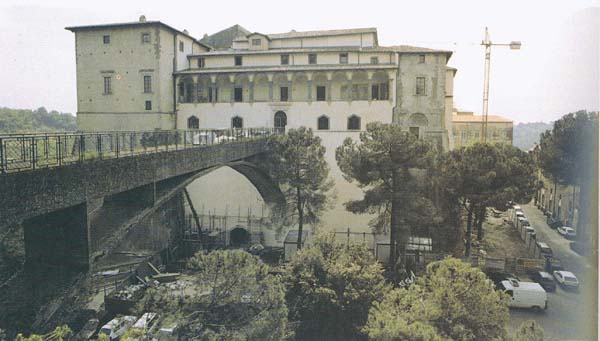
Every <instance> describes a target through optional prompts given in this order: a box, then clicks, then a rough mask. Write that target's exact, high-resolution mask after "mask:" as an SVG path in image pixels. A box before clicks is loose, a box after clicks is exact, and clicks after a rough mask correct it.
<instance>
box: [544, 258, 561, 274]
mask: <svg viewBox="0 0 600 341" xmlns="http://www.w3.org/2000/svg"><path fill="white" fill-rule="evenodd" d="M544 269H545V270H546V272H548V273H554V271H560V270H564V268H563V266H562V262H561V261H560V259H558V258H556V257H547V258H546V266H545V267H544Z"/></svg>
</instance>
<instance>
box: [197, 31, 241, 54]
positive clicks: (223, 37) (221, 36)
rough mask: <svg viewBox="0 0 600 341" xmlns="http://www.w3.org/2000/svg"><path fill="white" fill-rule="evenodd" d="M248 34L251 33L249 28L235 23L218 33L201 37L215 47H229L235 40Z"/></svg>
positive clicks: (202, 40) (204, 41)
mask: <svg viewBox="0 0 600 341" xmlns="http://www.w3.org/2000/svg"><path fill="white" fill-rule="evenodd" d="M248 34H250V31H248V30H247V29H245V28H243V27H242V26H240V25H233V26H231V27H229V28H226V29H224V30H221V31H219V32H217V33H214V34H211V35H209V36H206V37H204V38H202V39H200V41H201V42H203V43H205V44H208V45H210V46H212V47H214V48H215V49H228V48H230V47H231V44H232V42H233V41H234V40H236V39H237V38H239V37H240V36H246V35H248Z"/></svg>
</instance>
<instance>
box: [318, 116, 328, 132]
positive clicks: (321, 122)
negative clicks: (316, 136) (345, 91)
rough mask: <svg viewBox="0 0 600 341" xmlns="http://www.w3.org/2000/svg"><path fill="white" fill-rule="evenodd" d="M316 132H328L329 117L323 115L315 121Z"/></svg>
mask: <svg viewBox="0 0 600 341" xmlns="http://www.w3.org/2000/svg"><path fill="white" fill-rule="evenodd" d="M317 129H318V130H329V117H327V116H325V115H323V116H321V117H319V119H317Z"/></svg>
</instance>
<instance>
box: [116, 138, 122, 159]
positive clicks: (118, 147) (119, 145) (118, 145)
mask: <svg viewBox="0 0 600 341" xmlns="http://www.w3.org/2000/svg"><path fill="white" fill-rule="evenodd" d="M115 135H116V136H117V152H116V154H117V159H118V158H119V149H120V147H121V144H120V143H119V133H115Z"/></svg>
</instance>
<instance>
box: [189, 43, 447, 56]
mask: <svg viewBox="0 0 600 341" xmlns="http://www.w3.org/2000/svg"><path fill="white" fill-rule="evenodd" d="M337 51H342V52H345V51H348V52H353V51H361V52H400V53H444V54H447V55H452V51H446V50H434V49H428V48H424V47H416V46H407V45H398V46H377V47H359V46H332V47H303V48H301V47H296V48H283V49H269V50H246V49H243V50H234V49H227V50H218V51H210V52H205V53H202V54H199V55H227V54H269V53H288V52H337Z"/></svg>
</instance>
